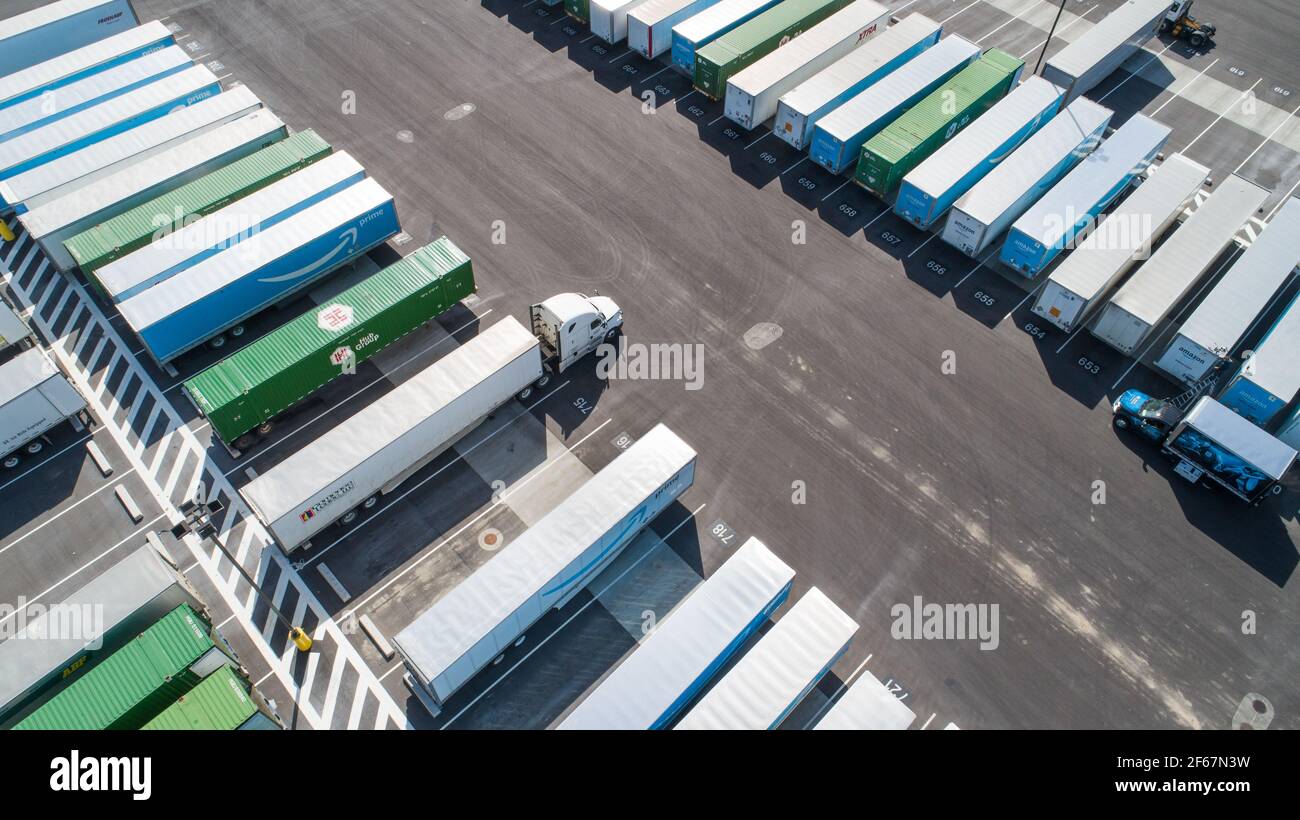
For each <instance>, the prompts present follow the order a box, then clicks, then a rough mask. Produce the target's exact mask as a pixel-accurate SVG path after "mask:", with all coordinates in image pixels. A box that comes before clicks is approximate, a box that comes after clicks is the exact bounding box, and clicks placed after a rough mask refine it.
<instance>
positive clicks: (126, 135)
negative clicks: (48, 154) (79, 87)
mask: <svg viewBox="0 0 1300 820" xmlns="http://www.w3.org/2000/svg"><path fill="white" fill-rule="evenodd" d="M260 108H262V102H261V101H260V100H259V99H257V95H256V94H254V93H253V92H252V91H250V90H249V88H248V87H247V86H242V85H241V86H239V87H238V88H235V89H232V90H231V91H229V92H227V93H225V94H217V95H216V96H214V97H209V98H208V99H206V100H203V101H202V102H198V103H195V104H194V105H190V106H186V107H185V108H182V109H180V110H179V111H173V112H171V113H170V114H167V115H166V116H163V117H159V118H158V119H156V120H151V121H149V122H147V123H144V124H143V125H138V126H136V127H135V128H132V129H130V130H129V131H123V132H122V133H120V134H118V135H116V136H113V137H109V138H108V139H106V140H101V141H99V142H96V143H93V144H91V145H87V146H86V147H84V148H80V149H78V150H76V151H73V152H71V153H68V154H64V155H63V156H61V157H59V158H58V159H55V160H51V161H50V162H47V163H45V164H44V165H38V166H37V167H35V168H32V169H31V170H30V171H26V172H24V173H21V174H18V175H16V176H12V177H10V178H9V179H6V180H3V181H0V199H3V200H4V201H5V202H9V203H11V204H13V205H14V206H15V210H17V211H18V213H22V212H24V211H28V210H31V209H32V208H36V207H39V206H41V205H44V204H45V203H47V202H50V201H53V200H55V199H58V198H59V197H61V196H64V195H66V194H67V193H69V192H70V191H74V190H76V189H78V188H80V187H82V186H84V185H88V184H90V183H91V182H94V181H95V180H97V179H102V178H103V177H105V176H108V175H109V174H112V173H116V172H117V171H119V170H121V169H123V168H126V167H128V166H130V165H133V164H135V163H137V162H144V161H145V160H147V159H149V158H151V157H153V156H155V155H157V154H159V153H161V152H163V151H166V150H168V149H170V148H173V147H175V146H176V145H179V144H181V143H182V142H185V141H188V140H190V139H193V138H194V137H196V136H198V135H200V134H204V133H207V132H208V131H211V130H213V129H215V128H219V127H221V126H222V125H225V124H226V123H228V122H233V121H235V120H237V119H239V118H241V117H244V116H247V115H248V114H251V113H253V112H254V111H257V110H259V109H260Z"/></svg>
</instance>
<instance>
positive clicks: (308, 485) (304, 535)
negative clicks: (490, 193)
mask: <svg viewBox="0 0 1300 820" xmlns="http://www.w3.org/2000/svg"><path fill="white" fill-rule="evenodd" d="M154 290H157V288H154ZM542 372H543V371H542V353H541V346H540V345H539V344H538V342H537V339H536V338H535V337H534V336H533V334H532V333H530V332H529V331H528V329H527V328H525V327H524V326H523V325H521V324H520V323H519V322H518V321H517V320H516V319H514V318H506V319H502V320H501V321H500V322H497V323H496V324H495V325H493V326H492V327H490V328H488V329H487V330H485V331H483V332H482V333H480V334H479V335H477V336H475V337H474V338H473V339H471V340H470V341H468V342H466V343H465V344H463V345H461V346H460V347H458V348H456V349H455V350H453V351H452V352H450V353H448V354H447V355H446V356H443V357H442V358H441V359H439V360H438V361H436V362H434V363H433V364H431V365H429V366H428V367H426V368H425V369H424V370H421V371H420V372H419V373H417V374H416V375H414V376H412V377H411V378H409V379H407V380H406V381H405V382H402V383H401V384H400V385H398V386H397V387H395V388H394V389H392V390H390V391H389V392H387V393H385V394H384V395H383V396H380V397H379V398H378V399H376V400H375V401H373V402H371V403H370V404H369V405H367V406H366V407H365V408H364V409H362V410H361V411H360V412H358V413H356V414H355V415H353V416H351V417H349V418H348V419H347V420H346V421H344V422H343V423H342V424H339V425H338V426H337V427H334V428H333V429H331V430H329V431H328V432H326V433H325V434H323V435H321V436H319V437H318V438H316V439H314V440H313V441H311V442H310V443H309V444H307V445H306V446H304V447H303V448H302V449H300V450H298V451H297V452H295V453H294V454H293V455H291V456H289V457H288V458H287V459H285V460H284V461H282V462H280V463H279V464H277V465H275V466H274V467H272V468H271V469H270V470H267V471H266V472H264V473H262V474H261V475H259V476H258V477H257V478H255V479H253V480H252V481H250V482H249V483H248V484H245V485H244V487H243V489H241V490H240V494H241V495H242V496H243V497H244V500H245V501H247V502H248V505H249V507H251V508H252V510H253V512H254V513H255V514H256V515H257V517H258V519H259V520H260V521H261V522H262V523H263V524H265V525H266V527H267V529H268V530H270V532H271V534H272V535H273V536H275V539H276V540H277V541H279V542H280V546H281V547H282V548H283V549H284V550H285V551H286V552H288V551H292V550H294V549H297V548H299V547H301V546H303V545H304V544H306V543H307V542H308V540H309V539H311V538H312V537H314V536H315V535H316V534H317V533H319V532H320V531H321V530H323V529H325V528H326V527H327V526H329V525H330V524H331V523H333V522H334V521H336V520H338V519H339V518H340V517H342V516H343V514H344V513H346V512H348V511H349V510H352V509H354V508H356V507H357V506H358V505H360V504H361V503H362V502H363V501H365V500H366V499H368V498H371V497H373V496H375V495H377V494H379V493H383V492H387V491H389V490H391V489H393V488H395V487H396V485H398V484H400V483H401V482H402V480H404V479H405V478H407V477H409V476H410V475H411V473H414V472H415V471H416V470H419V469H420V468H421V467H423V466H424V465H425V464H427V463H428V462H429V461H431V460H432V459H433V458H435V457H437V456H438V454H440V453H442V452H443V451H444V450H446V449H447V448H448V447H450V446H452V445H453V444H455V443H456V441H457V440H458V439H460V437H461V436H463V435H464V434H465V433H467V432H469V431H470V430H471V429H472V428H474V427H475V426H477V425H478V424H479V422H481V421H482V420H483V419H484V418H485V417H486V416H487V415H488V414H489V413H491V412H492V411H493V410H495V409H496V408H498V407H500V406H501V405H502V404H505V403H506V402H507V401H510V399H511V398H512V397H513V396H514V395H515V394H516V393H518V392H519V391H520V390H522V389H523V388H525V387H527V386H528V385H530V384H532V383H533V382H534V381H536V380H537V379H539V378H541V376H542Z"/></svg>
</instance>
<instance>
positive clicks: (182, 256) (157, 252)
mask: <svg viewBox="0 0 1300 820" xmlns="http://www.w3.org/2000/svg"><path fill="white" fill-rule="evenodd" d="M259 113H262V114H269V113H270V112H259ZM365 175H366V170H365V168H363V167H361V163H359V162H357V161H356V159H355V158H353V156H352V155H351V154H349V153H348V152H347V151H337V152H335V153H333V154H331V155H329V156H328V157H325V158H324V159H322V160H319V161H317V162H314V163H312V164H311V165H308V166H307V167H306V168H303V169H302V170H300V171H297V172H296V173H293V174H290V175H289V176H287V177H284V178H283V179H279V180H277V181H275V182H273V183H271V184H270V185H268V186H266V187H265V188H262V189H261V190H259V191H254V192H253V193H251V194H249V195H248V196H246V197H242V198H240V199H237V200H235V201H234V202H232V203H230V204H229V205H227V206H226V207H224V208H220V209H218V210H216V211H214V212H212V213H210V214H208V215H206V216H204V217H202V218H200V219H195V220H193V221H191V222H190V223H189V224H187V225H185V226H184V227H183V228H181V229H180V230H178V231H175V232H173V233H169V234H166V235H165V236H163V237H161V238H160V239H157V240H154V241H153V242H151V243H150V244H148V245H145V246H144V247H143V248H140V249H139V250H137V251H135V252H134V253H129V254H127V255H126V256H123V257H121V258H120V259H116V260H114V261H113V262H110V263H109V264H107V265H105V266H104V267H102V268H100V269H99V270H98V271H96V272H95V278H96V279H98V280H99V284H100V286H101V287H102V288H103V289H104V292H105V293H106V294H107V295H108V297H109V298H110V299H112V300H113V301H114V302H122V301H125V300H126V299H129V298H131V297H132V296H135V295H137V294H139V293H141V292H142V291H144V290H147V289H148V288H151V287H153V286H154V285H157V284H158V283H159V282H163V281H165V280H167V279H169V278H171V277H172V276H174V275H175V274H177V273H178V272H180V271H181V270H184V269H186V268H188V267H190V266H192V265H194V264H195V263H197V262H200V261H202V260H203V259H206V258H207V257H208V256H211V255H212V253H214V252H216V251H217V250H224V249H225V248H228V247H231V246H233V245H236V244H238V243H239V242H242V241H244V240H245V239H247V238H250V237H251V236H253V235H255V234H256V233H258V232H260V231H262V230H265V229H266V228H269V227H271V226H272V225H274V224H276V223H277V222H279V221H280V219H278V217H280V216H282V215H284V214H292V213H297V212H298V211H300V210H302V209H303V208H306V207H310V206H311V205H313V204H315V203H317V202H319V201H321V200H322V199H324V198H325V197H327V196H331V195H333V194H335V193H338V192H339V191H341V190H342V189H343V188H345V187H347V186H348V185H351V184H353V183H354V182H358V181H360V180H361V179H364V178H365Z"/></svg>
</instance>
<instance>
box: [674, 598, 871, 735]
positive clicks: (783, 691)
mask: <svg viewBox="0 0 1300 820" xmlns="http://www.w3.org/2000/svg"><path fill="white" fill-rule="evenodd" d="M857 631H858V625H857V623H856V622H855V621H854V620H853V619H852V618H850V617H849V616H848V615H846V614H844V611H843V610H842V609H840V608H839V607H837V606H836V605H835V604H834V603H832V602H831V599H830V598H827V597H826V595H825V593H823V592H822V591H821V590H820V589H818V588H817V587H812V588H811V589H809V590H808V591H807V592H806V593H804V596H803V597H802V598H800V599H799V600H798V601H797V602H796V603H795V605H794V606H792V607H791V608H790V611H789V612H787V613H785V615H783V616H782V617H781V620H779V621H777V622H776V626H774V627H772V628H771V629H770V630H768V631H767V633H766V634H764V635H763V637H762V638H761V639H760V640H759V642H758V644H757V645H755V646H754V647H753V648H752V649H750V650H749V651H748V652H746V653H745V656H744V657H743V658H741V659H740V661H739V662H738V663H737V664H736V665H735V666H733V667H732V668H731V670H730V671H728V672H727V674H726V675H725V676H723V678H722V680H720V681H718V682H717V684H716V685H714V687H713V688H712V689H710V690H709V692H708V694H706V695H705V696H704V697H703V698H701V699H700V702H699V703H697V704H696V705H695V708H693V709H691V711H690V712H688V713H687V715H686V717H684V718H682V720H681V722H680V723H678V724H677V726H676V728H678V729H771V728H775V727H776V725H777V724H778V723H779V722H780V721H781V720H783V719H784V718H785V717H786V716H787V715H788V714H789V713H790V710H791V709H793V708H794V707H795V706H796V705H798V703H799V700H800V699H801V698H802V697H803V696H804V694H805V693H807V692H808V690H809V689H811V688H812V687H813V685H814V684H816V683H817V681H818V680H820V679H821V676H822V675H823V674H825V673H826V671H827V670H828V669H829V668H830V666H831V665H832V664H833V663H834V662H835V661H836V659H838V658H839V656H840V655H841V654H842V653H843V652H844V650H845V648H846V647H847V646H848V645H849V641H850V640H851V639H852V638H853V635H854V633H855V632H857Z"/></svg>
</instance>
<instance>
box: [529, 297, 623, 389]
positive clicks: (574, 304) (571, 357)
mask: <svg viewBox="0 0 1300 820" xmlns="http://www.w3.org/2000/svg"><path fill="white" fill-rule="evenodd" d="M528 315H529V318H530V320H531V323H532V330H533V335H534V336H536V337H537V339H538V341H540V342H541V344H542V355H543V357H544V358H545V359H546V364H547V366H548V367H550V368H551V369H552V370H553V371H554V372H555V373H563V372H564V371H565V369H566V368H567V367H568V366H569V365H571V364H573V363H574V362H576V361H577V360H579V359H581V358H582V357H583V356H586V355H587V354H588V353H590V352H592V351H593V350H595V349H596V348H597V347H599V346H600V344H601V343H602V342H605V341H610V340H612V339H613V338H614V337H615V336H617V335H618V331H619V328H621V327H622V326H623V311H622V310H621V309H620V308H619V306H618V305H617V304H615V302H614V300H613V299H610V298H609V297H608V296H601V295H600V294H599V293H597V294H596V295H595V296H587V295H586V294H585V293H560V294H557V295H555V296H552V297H551V298H549V299H546V300H544V301H541V302H538V303H537V304H535V305H532V306H531V307H529V309H528Z"/></svg>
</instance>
